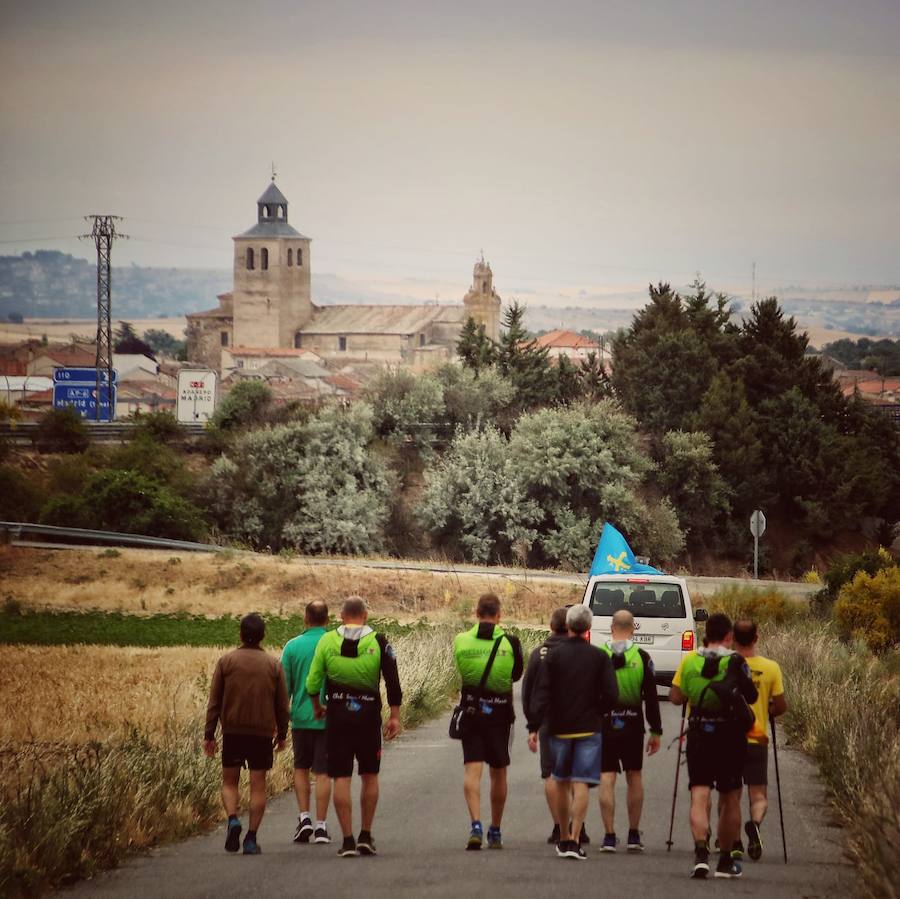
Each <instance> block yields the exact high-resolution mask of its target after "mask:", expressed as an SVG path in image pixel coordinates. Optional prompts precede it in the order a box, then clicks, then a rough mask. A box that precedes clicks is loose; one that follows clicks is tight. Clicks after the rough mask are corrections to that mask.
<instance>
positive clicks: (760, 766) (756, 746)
mask: <svg viewBox="0 0 900 899" xmlns="http://www.w3.org/2000/svg"><path fill="white" fill-rule="evenodd" d="M768 782H769V747H768V746H767V745H766V744H765V743H748V744H747V760H746V761H745V762H744V783H745V784H747V785H748V786H754V787H763V786H765V785H766V784H768Z"/></svg>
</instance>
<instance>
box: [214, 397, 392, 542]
mask: <svg viewBox="0 0 900 899" xmlns="http://www.w3.org/2000/svg"><path fill="white" fill-rule="evenodd" d="M374 438H375V428H374V423H373V412H372V408H371V406H369V405H368V404H366V403H357V404H355V405H354V406H353V407H352V408H350V409H349V410H342V409H339V408H337V407H327V408H325V409H323V410H322V411H321V412H319V413H318V414H317V415H315V416H312V417H311V418H309V419H308V420H307V421H304V422H291V423H288V424H285V425H280V426H278V427H274V428H270V429H266V430H259V431H251V432H249V433H247V434H246V435H244V436H243V437H241V438H240V440H239V441H238V442H237V443H236V445H235V447H234V450H233V452H232V453H231V454H230V455H229V456H223V457H222V458H221V459H219V460H218V461H217V462H216V463H215V464H214V465H213V468H212V471H211V474H210V478H209V481H208V484H207V495H208V502H209V505H210V509H211V512H212V514H213V516H214V518H215V520H216V521H217V523H218V524H219V526H220V528H221V529H222V530H223V531H224V532H225V533H226V534H229V535H231V536H233V537H234V538H236V539H239V540H243V541H246V542H247V543H250V544H251V545H253V546H256V547H260V548H263V547H269V548H271V549H272V550H280V549H282V548H283V547H291V548H294V549H297V550H299V551H301V552H307V553H347V554H364V553H376V552H380V551H382V550H383V548H384V546H385V535H384V527H385V524H386V522H387V520H388V515H389V511H390V509H389V507H390V499H391V495H392V492H393V490H394V486H395V484H394V479H393V477H392V475H391V473H390V471H389V470H388V469H387V467H386V465H385V464H384V463H383V462H382V461H381V460H380V458H379V457H378V456H377V455H376V454H375V453H373V452H372V450H371V448H370V447H371V443H372V441H373V440H374Z"/></svg>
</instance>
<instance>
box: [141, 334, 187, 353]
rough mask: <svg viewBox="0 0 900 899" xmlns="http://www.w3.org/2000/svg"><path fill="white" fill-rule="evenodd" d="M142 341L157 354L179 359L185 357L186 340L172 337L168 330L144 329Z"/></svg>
mask: <svg viewBox="0 0 900 899" xmlns="http://www.w3.org/2000/svg"><path fill="white" fill-rule="evenodd" d="M144 343H145V344H146V345H147V346H148V347H150V349H151V350H153V352H154V353H158V354H159V355H162V356H168V357H169V358H170V359H177V360H180V361H184V360H185V359H187V341H186V340H179V339H178V338H177V337H173V336H172V335H171V334H170V333H169V332H168V331H162V330H160V329H158V328H150V329H149V330H147V331H144Z"/></svg>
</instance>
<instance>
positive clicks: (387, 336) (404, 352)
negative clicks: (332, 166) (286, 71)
mask: <svg viewBox="0 0 900 899" xmlns="http://www.w3.org/2000/svg"><path fill="white" fill-rule="evenodd" d="M256 206H257V220H256V224H255V225H254V226H253V227H252V228H250V229H249V230H248V231H245V232H244V233H243V234H239V235H238V236H237V237H235V238H233V240H234V288H233V290H232V291H231V292H230V293H223V294H220V295H219V297H218V300H219V305H218V307H217V308H216V309H210V310H208V311H206V312H196V313H193V314H191V315H188V316H187V321H188V326H187V338H188V361H189V362H191V363H195V364H198V365H204V366H208V367H210V368H213V369H215V370H216V371H221V369H222V349H223V348H226V347H227V348H229V352H230V353H233V354H240V351H241V350H242V349H248V348H254V349H263V348H265V349H275V348H279V347H280V348H286V349H287V348H289V349H292V350H298V349H308V350H312V351H313V352H315V353H316V354H318V355H319V356H321V357H322V358H324V359H326V360H331V361H335V362H342V361H346V362H375V363H382V364H386V365H388V364H393V365H416V366H422V367H427V366H429V365H433V364H436V363H438V362H441V361H445V360H447V359H450V358H453V356H454V355H455V346H456V341H457V339H458V337H459V332H460V329H461V328H462V326H463V325H464V324H465V322H466V320H467V319H468V318H469V317H472V318H474V319H475V321H476V322H477V323H479V324H483V325H484V326H485V332H486V333H487V335H488V336H489V337H491V338H492V339H494V340H496V339H497V338H498V336H499V329H500V305H501V302H500V297H499V296H498V295H497V293H496V291H495V290H494V287H493V277H494V276H493V273H492V271H491V267H490V265H488V263H486V262H485V261H484V258H483V257H482V258H481V259H479V260H478V261H477V262H476V263H475V270H474V277H473V283H472V287H471V289H470V290H469V292H468V293H467V294H466V295H465V297H464V298H463V301H462V303H461V304H456V305H445V306H441V305H436V304H430V305H396V306H388V305H365V306H364V305H344V306H337V305H334V306H316V305H315V303H313V299H312V290H311V284H310V272H311V267H312V259H311V253H310V244H311V239H310V238H309V237H304V235H302V234H300V232H299V231H297V230H296V229H294V228H293V227H292V226H291V225H290V224H288V201H287V199H286V197H285V196H284V194H283V193H282V192H281V191H280V190H279V189H278V187H277V186H276V184H275V179H274V177H273V179H272V182H271V183H270V184H269V186H268V187H267V188H266V190H265V192H264V193H263V195H262V196H261V197H260V198H259V200H257V203H256Z"/></svg>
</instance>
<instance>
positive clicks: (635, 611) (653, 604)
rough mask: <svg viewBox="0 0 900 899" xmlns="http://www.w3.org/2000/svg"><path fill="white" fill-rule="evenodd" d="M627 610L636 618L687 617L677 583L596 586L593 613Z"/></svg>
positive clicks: (592, 595)
mask: <svg viewBox="0 0 900 899" xmlns="http://www.w3.org/2000/svg"><path fill="white" fill-rule="evenodd" d="M619 609H628V611H629V612H631V614H632V615H634V617H635V618H684V617H685V612H684V597H683V596H682V595H681V587H679V586H678V585H677V584H654V583H653V582H652V581H651V582H650V583H644V584H636V583H629V582H628V581H621V582H617V581H603V582H601V583H598V584H594V591H593V593H592V594H591V611H592V612H593V613H594V614H595V615H612V614H613V613H614V612H618V611H619Z"/></svg>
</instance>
